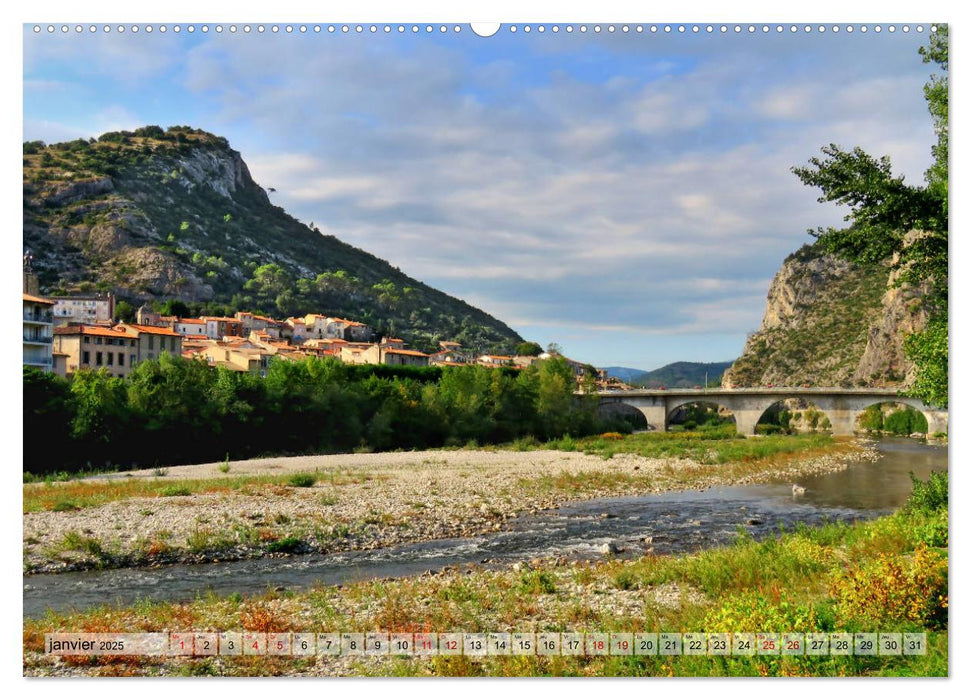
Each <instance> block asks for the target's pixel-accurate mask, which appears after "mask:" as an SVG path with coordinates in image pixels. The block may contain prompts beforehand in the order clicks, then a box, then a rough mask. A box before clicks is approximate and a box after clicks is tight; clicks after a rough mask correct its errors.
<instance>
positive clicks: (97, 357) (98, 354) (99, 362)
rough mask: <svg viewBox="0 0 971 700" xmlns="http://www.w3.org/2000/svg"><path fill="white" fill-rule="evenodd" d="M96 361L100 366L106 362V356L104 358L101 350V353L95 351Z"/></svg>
mask: <svg viewBox="0 0 971 700" xmlns="http://www.w3.org/2000/svg"><path fill="white" fill-rule="evenodd" d="M94 363H95V364H96V365H98V367H100V366H101V365H102V364H104V358H102V356H101V353H100V352H99V353H95V356H94Z"/></svg>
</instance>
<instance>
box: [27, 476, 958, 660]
mask: <svg viewBox="0 0 971 700" xmlns="http://www.w3.org/2000/svg"><path fill="white" fill-rule="evenodd" d="M947 546H948V510H947V476H946V473H935V474H933V475H932V476H931V477H930V479H929V480H928V481H927V482H919V481H915V489H914V494H913V495H912V496H911V498H910V500H909V501H908V503H907V505H906V506H905V507H904V508H903V509H901V510H900V511H898V512H897V513H895V514H893V515H890V516H887V517H884V518H881V519H878V520H874V521H869V522H859V523H855V524H830V525H825V526H822V527H818V528H808V527H799V528H796V529H795V530H794V531H792V532H786V533H782V534H780V535H779V536H777V537H771V538H769V539H766V540H764V541H761V542H759V541H755V540H753V539H752V538H751V537H748V536H741V535H740V537H739V539H738V541H737V542H736V543H735V544H733V545H731V546H729V547H724V548H719V549H713V550H706V551H701V552H698V553H696V554H689V555H681V556H654V555H651V554H648V555H647V556H644V557H642V558H639V559H635V560H629V561H621V560H607V561H599V562H593V563H566V562H563V561H562V560H561V561H546V560H534V561H533V562H530V563H528V564H527V563H525V562H524V563H522V564H520V565H517V566H515V567H511V568H503V569H499V570H488V569H482V568H479V567H468V568H465V569H464V570H463V571H457V570H454V569H452V570H446V571H443V572H440V573H436V574H426V575H424V576H418V577H409V578H402V579H398V580H385V581H369V582H364V583H358V584H352V585H347V586H342V587H322V588H318V589H315V590H311V591H308V592H301V593H294V592H290V591H278V592H268V593H267V594H265V595H262V596H255V597H251V598H243V597H242V596H239V595H235V594H234V595H230V596H227V597H217V596H211V595H210V596H206V597H201V598H199V599H197V600H195V601H193V602H184V603H161V602H151V601H144V602H141V603H139V604H137V605H134V606H131V607H123V608H113V607H101V608H97V609H94V610H90V611H84V612H74V613H68V614H55V613H48V614H47V615H46V616H45V617H44V618H42V619H38V620H27V621H26V622H25V624H24V631H23V643H24V671H25V674H27V675H47V674H56V675H109V676H114V675H231V676H240V675H376V676H387V675H393V676H411V675H446V676H476V675H488V676H573V675H582V676H604V675H606V676H648V675H659V676H946V675H947V674H948V637H947V630H948V587H947V581H948V577H947V564H948V550H947ZM172 629H178V630H204V629H212V630H248V631H260V632H282V631H292V632H300V631H313V632H322V631H376V630H383V631H402V632H405V631H437V632H450V631H465V632H484V631H536V632H541V631H588V632H610V631H624V632H664V631H682V632H694V631H699V632H741V631H744V632H804V633H808V632H836V631H840V632H842V631H846V632H862V631H872V632H887V631H894V632H909V631H917V632H926V633H927V654H926V655H920V656H821V657H813V656H777V657H767V656H754V657H740V656H727V657H715V656H654V657H649V656H635V657H620V656H606V657H569V656H561V657H537V656H534V657H524V656H508V657H486V658H483V659H479V660H476V659H473V658H470V657H467V656H465V657H430V658H424V659H421V658H412V657H404V656H392V657H388V658H379V657H353V658H350V657H339V658H335V657H317V658H310V659H299V658H292V657H216V658H188V657H162V658H157V657H139V658H125V657H113V658H112V657H109V658H97V657H72V658H68V659H66V660H59V659H54V658H52V657H49V656H44V655H43V653H42V649H43V639H44V634H45V633H48V632H54V631H63V632H68V631H70V632H79V631H87V632H102V631H114V632H119V631H124V632H142V631H145V632H150V631H165V630H172Z"/></svg>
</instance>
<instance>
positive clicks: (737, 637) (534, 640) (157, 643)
mask: <svg viewBox="0 0 971 700" xmlns="http://www.w3.org/2000/svg"><path fill="white" fill-rule="evenodd" d="M44 649H45V651H46V653H48V654H52V655H59V656H105V655H112V656H116V655H125V656H217V655H218V656H254V655H255V656H401V655H406V656H460V655H461V656H473V657H474V656H681V655H685V656H853V655H855V656H914V655H923V654H926V653H927V635H926V634H925V633H923V632H919V633H912V632H857V633H850V632H832V633H801V632H798V633H797V632H777V633H755V632H752V633H748V632H737V633H732V634H729V633H713V632H708V633H705V632H644V633H641V632H636V633H635V632H441V633H435V632H414V633H412V632H404V633H398V632H321V633H315V632H267V633H263V632H149V633H141V634H122V633H80V634H66V633H58V634H47V635H45V639H44Z"/></svg>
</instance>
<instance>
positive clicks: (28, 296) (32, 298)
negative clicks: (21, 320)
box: [24, 294, 54, 306]
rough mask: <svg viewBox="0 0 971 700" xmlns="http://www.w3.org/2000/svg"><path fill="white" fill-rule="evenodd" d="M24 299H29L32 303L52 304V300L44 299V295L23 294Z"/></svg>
mask: <svg viewBox="0 0 971 700" xmlns="http://www.w3.org/2000/svg"><path fill="white" fill-rule="evenodd" d="M24 301H30V302H33V303H34V304H50V305H51V306H54V302H53V301H51V300H50V299H45V298H44V297H35V296H34V295H32V294H24Z"/></svg>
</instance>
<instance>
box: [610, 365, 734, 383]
mask: <svg viewBox="0 0 971 700" xmlns="http://www.w3.org/2000/svg"><path fill="white" fill-rule="evenodd" d="M731 365H732V362H731V361H728V362H672V363H670V364H667V365H664V366H663V367H659V368H658V369H654V370H650V371H645V370H639V369H632V368H630V367H607V368H606V369H607V373H608V374H609V375H610V376H612V377H617V378H618V379H620V380H621V381H623V382H627V383H628V384H636V385H638V386H644V387H647V388H660V387H662V386H663V387H670V388H672V389H689V388H691V387H695V386H704V385H705V379H706V377H707V380H708V383H709V384H711V383H712V382H717V381H718V380H719V379H720V378H721V375H722V373H723V372H724V371H725V370H726V369H728V368H729V367H730V366H731Z"/></svg>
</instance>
